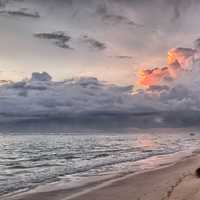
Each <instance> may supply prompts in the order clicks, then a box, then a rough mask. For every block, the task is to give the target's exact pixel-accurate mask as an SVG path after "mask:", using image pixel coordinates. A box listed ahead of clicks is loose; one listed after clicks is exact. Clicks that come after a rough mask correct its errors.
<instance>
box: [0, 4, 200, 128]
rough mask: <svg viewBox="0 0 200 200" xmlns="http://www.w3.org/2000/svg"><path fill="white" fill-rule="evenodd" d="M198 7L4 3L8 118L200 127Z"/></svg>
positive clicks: (3, 90) (0, 58)
mask: <svg viewBox="0 0 200 200" xmlns="http://www.w3.org/2000/svg"><path fill="white" fill-rule="evenodd" d="M199 11H200V2H199V1H198V0H104V1H103V0H101V1H97V0H43V1H41V0H40V1H39V0H2V1H0V27H3V28H1V29H0V35H1V37H0V44H1V45H0V83H1V84H0V123H5V122H11V121H12V122H16V121H24V120H29V121H37V120H39V121H41V123H44V124H45V122H44V121H43V120H47V121H48V120H50V119H51V120H53V121H54V122H55V121H62V120H61V119H65V120H66V119H67V120H69V118H70V120H72V121H73V120H74V119H76V120H77V119H78V122H80V121H84V120H86V119H87V120H86V121H87V123H88V122H90V124H91V123H92V121H91V120H96V121H98V120H102V119H103V121H104V122H105V121H106V123H108V124H111V123H110V122H112V124H113V123H114V122H119V121H120V122H121V121H123V122H126V123H125V124H124V125H125V126H127V123H128V124H129V125H130V124H131V125H133V126H159V127H160V126H171V125H172V124H173V125H174V126H175V125H176V126H186V125H194V124H195V125H196V124H199V121H200V120H199V119H200V95H199V94H200V78H199V73H200V35H199V32H200V21H199V20H198V19H199V16H198V15H199V14H198V13H199ZM79 119H80V120H79ZM83 119H84V120H83ZM108 119H109V120H108ZM93 122H94V121H93ZM70 123H71V121H70ZM81 123H82V122H81ZM84 123H85V121H84ZM93 124H95V123H93Z"/></svg>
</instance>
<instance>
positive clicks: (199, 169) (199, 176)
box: [196, 168, 200, 178]
mask: <svg viewBox="0 0 200 200" xmlns="http://www.w3.org/2000/svg"><path fill="white" fill-rule="evenodd" d="M196 176H197V177H198V178H200V168H197V169H196Z"/></svg>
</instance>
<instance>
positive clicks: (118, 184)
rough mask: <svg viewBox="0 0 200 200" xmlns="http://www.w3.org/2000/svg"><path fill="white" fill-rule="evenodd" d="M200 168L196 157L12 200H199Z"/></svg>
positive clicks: (198, 159)
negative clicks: (73, 187) (69, 188)
mask: <svg viewBox="0 0 200 200" xmlns="http://www.w3.org/2000/svg"><path fill="white" fill-rule="evenodd" d="M198 167H200V155H199V154H196V155H193V156H190V157H187V158H184V159H182V160H181V161H178V162H177V163H174V164H173V165H170V166H168V167H163V168H160V169H156V170H153V171H148V172H144V173H142V174H136V175H128V176H125V177H123V178H118V179H115V180H114V181H113V180H109V181H106V182H103V183H99V184H93V185H91V186H90V187H87V188H79V189H76V190H74V191H67V190H60V191H53V192H44V193H42V192H40V193H30V194H24V195H20V196H18V197H15V198H12V199H15V200H71V199H72V200H200V178H197V176H196V175H195V170H196V169H197V168H198Z"/></svg>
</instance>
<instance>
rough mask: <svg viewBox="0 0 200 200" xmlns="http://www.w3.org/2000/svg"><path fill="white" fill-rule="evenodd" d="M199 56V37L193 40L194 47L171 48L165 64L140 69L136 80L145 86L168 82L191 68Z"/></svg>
mask: <svg viewBox="0 0 200 200" xmlns="http://www.w3.org/2000/svg"><path fill="white" fill-rule="evenodd" d="M199 57H200V51H199V39H197V40H196V41H195V49H191V48H182V47H179V48H173V49H171V50H170V51H169V52H168V55H167V64H166V66H164V67H156V68H153V69H142V70H141V71H140V73H139V77H140V78H139V81H138V82H139V84H140V85H143V86H147V87H148V86H152V85H157V84H162V83H170V82H171V81H173V80H176V79H177V78H178V77H179V76H180V75H181V74H182V73H183V72H185V71H189V70H191V67H192V66H193V64H194V63H195V62H197V61H198V60H199Z"/></svg>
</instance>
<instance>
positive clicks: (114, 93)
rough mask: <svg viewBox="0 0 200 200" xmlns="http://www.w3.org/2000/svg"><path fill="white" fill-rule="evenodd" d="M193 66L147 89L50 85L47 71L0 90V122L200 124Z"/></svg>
mask: <svg viewBox="0 0 200 200" xmlns="http://www.w3.org/2000/svg"><path fill="white" fill-rule="evenodd" d="M195 64H196V65H195V66H193V70H192V71H189V72H185V74H184V76H182V77H181V78H180V79H177V80H174V81H173V84H171V85H152V86H150V87H149V88H148V89H147V90H144V89H139V90H138V89H134V87H133V86H119V85H114V84H108V83H106V82H102V81H99V80H98V79H97V78H95V77H81V78H76V79H67V80H64V81H53V80H52V77H51V76H50V75H49V74H48V73H46V72H43V73H38V72H35V73H33V74H32V77H31V78H30V79H26V80H22V81H18V82H6V83H5V84H3V85H1V86H0V94H1V96H0V123H1V122H22V121H24V120H25V121H27V120H31V122H34V121H38V120H39V121H40V122H41V123H43V120H45V121H48V120H51V121H52V120H53V121H54V122H59V121H63V120H64V121H65V120H73V122H74V120H78V123H81V122H84V124H85V123H86V121H87V120H89V121H87V124H88V123H89V122H90V123H94V124H98V122H99V120H100V122H101V120H103V121H104V123H108V124H110V123H111V122H113V120H114V121H116V122H118V123H119V122H120V123H124V125H125V126H126V125H128V126H139V127H142V126H143V127H148V126H158V127H160V126H168V125H172V124H173V125H176V126H179V125H180V126H187V125H194V124H195V123H197V122H198V120H200V96H199V94H200V78H199V76H198V74H199V72H200V69H199V65H200V63H195ZM193 65H194V64H193ZM158 118H159V119H160V120H157V119H158ZM86 119H87V120H86ZM172 119H173V120H172ZM191 119H192V121H191ZM85 120H86V121H85ZM95 120H96V121H95ZM69 122H70V123H72V121H69ZM144 122H145V123H144ZM194 122H195V123H194ZM65 123H66V122H65Z"/></svg>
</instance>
